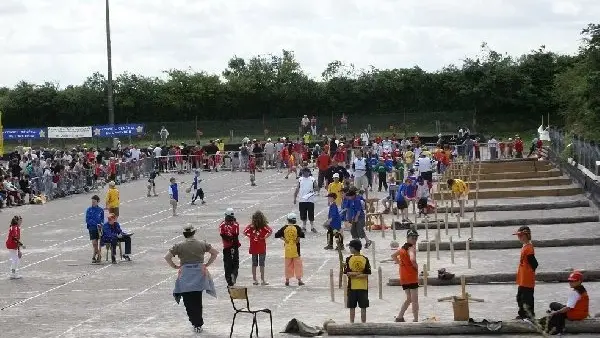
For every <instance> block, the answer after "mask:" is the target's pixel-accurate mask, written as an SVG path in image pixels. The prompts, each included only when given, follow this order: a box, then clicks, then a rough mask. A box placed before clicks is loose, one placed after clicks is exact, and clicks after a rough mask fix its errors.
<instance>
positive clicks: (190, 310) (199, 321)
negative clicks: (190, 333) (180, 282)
mask: <svg viewBox="0 0 600 338" xmlns="http://www.w3.org/2000/svg"><path fill="white" fill-rule="evenodd" d="M181 296H182V298H183V305H185V311H186V312H187V315H188V318H189V320H190V323H192V325H193V326H194V327H202V325H204V318H202V291H192V292H184V293H182V294H181Z"/></svg>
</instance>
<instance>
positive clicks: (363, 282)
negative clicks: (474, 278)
mask: <svg viewBox="0 0 600 338" xmlns="http://www.w3.org/2000/svg"><path fill="white" fill-rule="evenodd" d="M365 134H366V135H360V136H358V135H357V136H355V137H353V138H350V139H346V138H339V139H337V138H335V137H325V138H323V140H322V141H321V142H320V143H316V144H314V146H312V147H310V145H309V143H308V142H305V141H306V140H305V139H304V138H298V139H297V140H296V141H290V140H289V139H288V138H285V137H282V138H279V139H277V140H276V142H272V140H271V139H266V140H265V141H264V142H259V141H257V140H252V141H250V140H249V139H247V138H246V139H245V140H244V141H243V142H242V145H241V146H240V151H238V152H235V154H234V155H232V156H230V155H225V152H224V144H223V142H222V141H221V140H215V141H210V142H209V143H208V144H207V145H205V146H202V147H201V146H199V145H196V146H192V147H189V146H186V145H181V146H171V147H169V146H165V145H163V146H161V145H160V144H157V145H155V146H151V147H148V148H147V149H145V150H138V149H137V148H135V147H126V148H124V149H118V150H117V151H116V152H112V151H110V150H108V149H107V150H106V151H96V150H94V149H93V148H90V149H86V148H85V147H82V148H75V149H73V150H72V151H69V152H53V153H52V152H48V153H46V152H44V151H34V150H32V149H23V151H22V152H21V151H18V152H15V153H14V154H11V157H10V163H11V167H12V166H14V167H15V171H13V172H12V174H13V175H12V176H9V178H14V177H15V176H16V177H17V178H19V179H20V178H23V177H26V175H31V173H33V172H35V173H37V172H38V171H39V169H38V168H43V170H42V173H43V172H45V171H46V170H50V172H51V173H53V175H60V173H62V172H64V171H65V170H71V171H75V170H92V171H91V172H92V175H91V176H92V178H91V179H92V181H93V182H96V181H97V180H99V179H100V177H101V175H99V174H98V172H97V171H95V170H93V169H92V168H97V167H98V166H102V165H105V163H106V161H107V162H108V163H106V165H107V167H108V172H107V173H106V176H107V179H108V180H110V182H109V184H108V185H109V189H108V192H107V195H106V199H105V200H106V201H105V207H104V208H103V207H101V206H99V203H100V198H99V196H97V195H94V196H93V197H92V202H91V203H92V205H91V206H90V207H89V208H88V209H87V211H86V216H85V223H86V228H87V230H88V233H89V237H90V240H91V242H92V248H93V258H92V262H93V263H100V262H101V261H102V259H101V249H102V248H103V247H106V250H107V253H108V252H110V254H111V262H112V263H114V264H116V263H117V260H116V251H117V248H119V249H120V243H124V244H125V253H124V254H122V258H123V259H126V260H130V259H131V258H130V255H131V252H132V248H131V245H132V244H131V238H132V236H131V235H132V234H130V233H127V232H126V231H125V230H124V229H122V228H121V226H120V224H119V222H118V218H119V203H120V202H119V194H118V190H117V189H116V185H117V183H118V175H117V174H118V173H117V171H116V170H113V169H114V165H113V166H112V167H111V165H112V164H116V163H119V162H125V163H130V162H138V161H143V160H144V159H150V162H149V163H150V166H151V168H150V169H149V170H148V171H147V173H148V185H147V187H148V192H147V196H149V197H150V196H152V195H151V192H153V193H154V194H153V195H156V190H155V186H156V182H155V179H156V178H157V176H158V175H159V174H160V173H161V172H163V171H164V170H165V167H169V166H170V165H171V164H170V163H171V161H172V164H173V165H174V167H176V168H177V170H176V172H181V173H183V172H185V171H186V169H185V168H186V167H187V168H188V169H187V170H190V169H195V170H194V172H195V174H194V180H193V182H192V184H191V185H190V186H189V188H187V189H185V191H186V193H191V194H192V196H193V198H192V201H191V203H192V204H194V203H195V201H196V200H197V199H200V200H201V201H202V203H205V200H204V197H205V196H204V191H203V190H202V188H201V182H202V179H200V173H201V170H202V169H208V170H218V169H219V168H220V167H221V166H222V165H224V163H225V159H226V158H229V160H231V161H232V163H233V160H234V159H235V158H237V159H238V161H239V162H238V165H239V167H238V168H239V169H240V170H241V171H247V172H248V173H249V175H250V181H251V183H252V185H254V184H255V180H256V175H257V173H259V172H260V171H261V168H263V169H268V168H274V169H276V170H277V172H285V176H284V178H285V179H289V177H290V175H294V177H295V179H296V181H297V182H296V183H295V186H296V189H295V190H294V194H293V203H294V204H297V205H298V210H297V212H298V214H296V212H291V213H289V214H288V215H287V216H286V222H285V224H284V225H283V226H282V227H281V228H279V229H277V230H276V231H275V230H273V229H272V228H271V227H270V225H269V224H268V221H267V218H266V216H265V215H264V214H263V213H262V212H261V211H256V212H255V213H254V214H253V215H252V218H251V220H250V223H249V224H248V225H247V226H246V227H245V228H243V229H242V228H241V227H240V224H239V223H238V221H237V219H236V217H235V211H234V210H233V209H232V208H229V209H227V210H226V211H225V214H224V219H223V222H222V223H221V224H220V225H219V235H220V237H221V239H222V243H221V245H220V247H222V255H223V256H222V257H223V259H222V260H223V265H224V271H225V281H226V283H227V285H228V287H235V285H236V283H237V281H238V273H239V268H240V252H239V248H240V247H241V240H240V238H241V237H247V238H248V241H249V249H248V252H249V254H250V255H252V264H251V271H252V278H253V281H252V282H253V284H254V285H263V286H264V285H269V282H268V281H267V280H266V279H265V266H266V254H267V239H268V238H269V237H270V236H271V235H273V237H275V238H277V239H281V240H282V241H283V251H284V271H283V275H284V277H285V278H284V285H285V286H289V285H290V282H291V281H292V280H295V281H296V284H297V285H298V286H302V285H304V283H305V282H304V281H303V279H302V277H303V272H304V271H303V262H302V255H301V239H302V238H304V237H305V236H306V233H307V232H308V226H309V225H310V231H311V232H313V233H318V230H317V227H316V225H315V203H316V202H317V199H316V197H317V196H319V195H322V193H321V191H322V190H324V191H326V193H325V196H326V197H327V200H328V208H329V209H328V214H327V220H326V221H325V223H324V224H323V226H324V227H325V228H326V230H327V236H326V243H325V244H326V245H325V247H324V249H325V250H333V249H335V250H339V251H344V250H346V246H345V245H344V237H345V235H344V232H345V229H348V230H349V235H350V240H349V241H348V245H347V247H348V248H349V250H350V256H348V257H347V258H346V259H345V265H344V266H345V268H344V273H345V274H346V275H347V277H348V293H347V306H348V308H349V309H350V321H351V322H354V321H355V309H356V308H357V307H358V308H360V309H361V321H362V322H365V321H366V309H367V308H368V307H369V298H368V278H369V275H370V274H371V267H370V262H369V259H368V258H367V257H366V256H364V255H362V254H361V250H362V249H363V248H365V249H367V248H369V247H370V246H371V245H372V243H373V241H372V240H371V239H369V238H368V235H367V231H365V229H366V215H367V214H368V213H369V210H368V208H367V207H368V205H367V200H368V199H369V195H371V196H373V195H375V196H377V195H378V193H382V194H381V195H379V196H378V197H377V198H381V200H382V201H383V204H384V208H385V209H384V210H383V212H384V213H390V212H394V213H397V214H399V216H400V217H399V218H400V222H399V223H400V224H399V225H398V226H399V227H400V228H403V229H405V230H407V235H406V242H405V243H404V244H403V245H402V246H400V247H399V249H398V250H397V251H396V252H395V253H394V254H393V255H392V259H393V260H394V261H395V262H397V263H398V264H399V275H400V280H401V284H402V288H403V290H404V291H405V294H406V300H405V302H404V303H403V304H402V306H401V308H400V312H399V314H398V316H397V317H396V321H398V322H404V321H405V320H404V314H405V312H406V311H407V309H408V307H410V306H412V312H413V321H415V322H416V321H418V320H419V305H418V304H419V303H418V287H419V274H418V272H419V265H418V264H417V253H416V250H415V246H416V243H417V239H418V236H419V234H418V232H417V231H416V229H415V228H414V227H413V226H412V223H411V221H410V220H409V218H408V209H409V208H408V206H409V205H410V204H415V205H416V207H417V209H418V212H419V215H420V216H423V217H427V215H428V214H429V213H430V212H431V208H432V207H433V208H434V207H435V205H432V201H430V194H431V189H432V186H433V183H434V181H435V178H436V176H437V175H436V174H442V173H443V172H444V171H445V170H446V169H447V168H448V166H449V165H451V163H452V162H453V161H454V160H455V159H456V157H459V156H463V157H464V158H468V159H474V158H481V152H480V151H479V144H478V141H477V140H476V139H472V138H471V137H470V136H469V135H468V132H466V133H463V134H462V135H459V136H458V142H454V140H457V139H451V140H444V139H443V138H442V137H441V136H440V140H439V141H438V143H437V144H436V145H434V146H432V147H431V146H425V145H423V144H421V140H420V137H419V135H418V134H416V135H414V136H413V137H411V138H395V137H393V136H392V137H380V136H376V137H375V138H374V139H371V138H370V137H369V135H368V133H367V131H365ZM469 140H470V141H472V142H473V143H471V142H469ZM518 140H520V139H518ZM450 141H451V142H452V143H451V142H450ZM516 144H518V143H517V142H516V143H515V146H512V147H511V149H514V150H515V151H516V152H517V153H516V154H515V156H516V157H519V155H518V154H519V153H520V154H522V152H523V149H522V142H521V146H519V147H517V146H516ZM496 145H497V147H498V148H499V152H498V153H497V154H496V155H498V158H503V157H506V156H513V154H512V152H505V151H506V149H507V148H506V147H504V148H503V147H502V141H501V140H499V141H497V143H496V142H495V139H494V138H491V139H490V142H489V143H488V148H490V157H491V158H492V159H494V158H495V156H494V152H492V151H491V149H494V148H495V147H494V146H496ZM309 147H310V148H309ZM536 147H537V142H536ZM460 149H462V151H461V150H460ZM505 153H506V155H504V154H505ZM219 154H223V157H222V158H219V159H218V160H214V161H213V163H208V162H207V161H205V160H208V159H207V158H206V155H210V156H212V155H219ZM194 155H197V156H198V158H197V159H196V158H194V157H193V156H194ZM211 165H212V166H214V167H211ZM16 166H18V170H17V168H16ZM206 166H208V167H206ZM30 168H32V169H30ZM111 168H112V169H111ZM313 168H314V169H313ZM315 169H316V172H314V171H315ZM15 174H16V175H15ZM313 174H315V175H313ZM314 176H316V177H314ZM29 177H34V178H36V177H38V176H37V174H36V176H29ZM437 177H439V176H437ZM438 183H440V182H438ZM446 183H447V186H448V189H449V190H451V191H452V193H453V194H452V196H453V198H455V199H456V200H457V201H458V203H459V205H463V204H464V201H465V199H466V198H467V197H468V185H467V183H466V182H464V181H462V180H460V179H458V178H452V179H450V180H448V181H447V182H446ZM374 187H375V189H376V190H377V191H376V192H375V191H374ZM179 188H180V187H179V184H178V183H177V180H176V178H175V177H172V178H171V179H170V180H169V186H168V190H169V200H170V204H171V206H172V208H173V216H177V206H178V204H179V202H180V192H179ZM31 191H32V192H33V193H34V194H35V191H34V190H31ZM23 192H24V191H23ZM0 193H1V192H0ZM30 194H31V192H30ZM7 196H8V197H11V196H12V195H10V194H8V195H7ZM105 210H106V211H107V212H108V215H107V216H106V219H105ZM461 212H462V208H461ZM20 222H21V220H20V218H19V219H17V220H13V223H14V224H11V231H10V232H9V235H8V238H7V242H6V243H7V248H8V249H9V250H13V251H14V252H13V251H11V262H12V265H11V274H12V276H13V277H14V278H18V276H17V274H16V268H17V265H18V259H19V258H20V256H21V251H20V250H21V248H22V247H24V246H23V245H22V243H21V242H20V232H19V225H20ZM393 226H396V224H394V225H393ZM195 234H196V230H195V228H194V227H193V226H187V227H186V228H185V229H184V231H183V236H184V238H185V240H184V241H183V242H181V243H178V244H176V245H174V246H173V247H172V248H171V249H170V250H169V251H168V252H167V254H166V255H165V260H166V262H167V264H168V265H169V266H171V267H172V268H174V269H178V270H179V277H178V279H177V282H176V286H175V292H174V295H175V298H176V300H177V301H178V302H179V299H183V302H184V305H185V307H186V311H187V314H188V317H189V320H190V322H191V323H192V326H193V328H194V330H195V331H196V332H201V331H202V327H203V325H204V320H203V316H202V292H204V291H206V292H207V293H208V294H211V295H214V283H213V281H212V279H211V277H210V275H209V274H208V272H207V271H208V270H207V269H206V268H207V267H209V266H210V265H212V264H213V263H214V261H215V260H216V258H217V256H218V254H219V252H218V250H216V248H215V247H216V246H214V245H211V244H208V243H206V242H205V241H201V240H198V239H196V237H195ZM516 234H517V235H518V236H519V239H520V240H521V241H522V242H523V244H524V246H523V250H522V254H521V260H520V262H519V268H518V271H519V272H518V274H517V284H518V286H519V287H518V294H517V302H518V307H519V312H518V314H519V316H520V317H521V318H532V317H533V286H532V285H531V284H532V283H533V282H534V281H535V278H534V277H533V279H532V277H531V276H532V274H533V275H534V274H535V269H536V268H537V261H536V260H535V256H534V253H533V246H532V244H531V242H530V241H531V231H530V230H529V228H526V227H523V228H520V229H519V231H518V232H517V233H516ZM363 242H364V244H363ZM205 254H209V255H210V258H209V259H208V261H206V262H205V258H204V256H205ZM175 257H177V258H178V261H179V262H178V264H177V262H176V261H175V260H174V259H175ZM569 278H570V279H569V280H570V281H571V282H572V284H571V286H572V287H573V289H574V290H575V291H576V293H577V295H575V294H573V295H572V297H571V296H570V297H569V300H568V302H567V304H566V305H561V304H557V303H553V305H551V309H552V313H551V317H550V318H549V319H548V320H549V321H551V322H552V323H553V325H554V327H557V329H556V330H560V328H561V325H562V326H564V319H565V318H568V319H572V320H576V319H578V318H581V317H582V316H583V314H587V311H588V309H587V307H588V305H587V304H588V303H587V302H589V300H588V297H587V293H586V292H585V288H583V286H581V282H582V278H581V275H580V274H577V273H574V274H572V275H571V277H569ZM532 281H533V282H532ZM561 320H562V321H561Z"/></svg>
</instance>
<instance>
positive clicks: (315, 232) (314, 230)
mask: <svg viewBox="0 0 600 338" xmlns="http://www.w3.org/2000/svg"><path fill="white" fill-rule="evenodd" d="M310 231H311V232H312V233H314V234H317V233H319V232H318V231H317V229H315V228H312V229H310Z"/></svg>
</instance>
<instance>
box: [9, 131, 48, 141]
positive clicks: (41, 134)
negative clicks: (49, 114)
mask: <svg viewBox="0 0 600 338" xmlns="http://www.w3.org/2000/svg"><path fill="white" fill-rule="evenodd" d="M2 134H3V136H4V139H5V140H37V139H40V138H45V137H46V130H45V129H42V128H21V129H12V128H9V129H4V132H3V133H2Z"/></svg>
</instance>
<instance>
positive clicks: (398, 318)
mask: <svg viewBox="0 0 600 338" xmlns="http://www.w3.org/2000/svg"><path fill="white" fill-rule="evenodd" d="M394 321H395V322H396V323H404V322H405V320H404V318H402V317H395V318H394Z"/></svg>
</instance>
